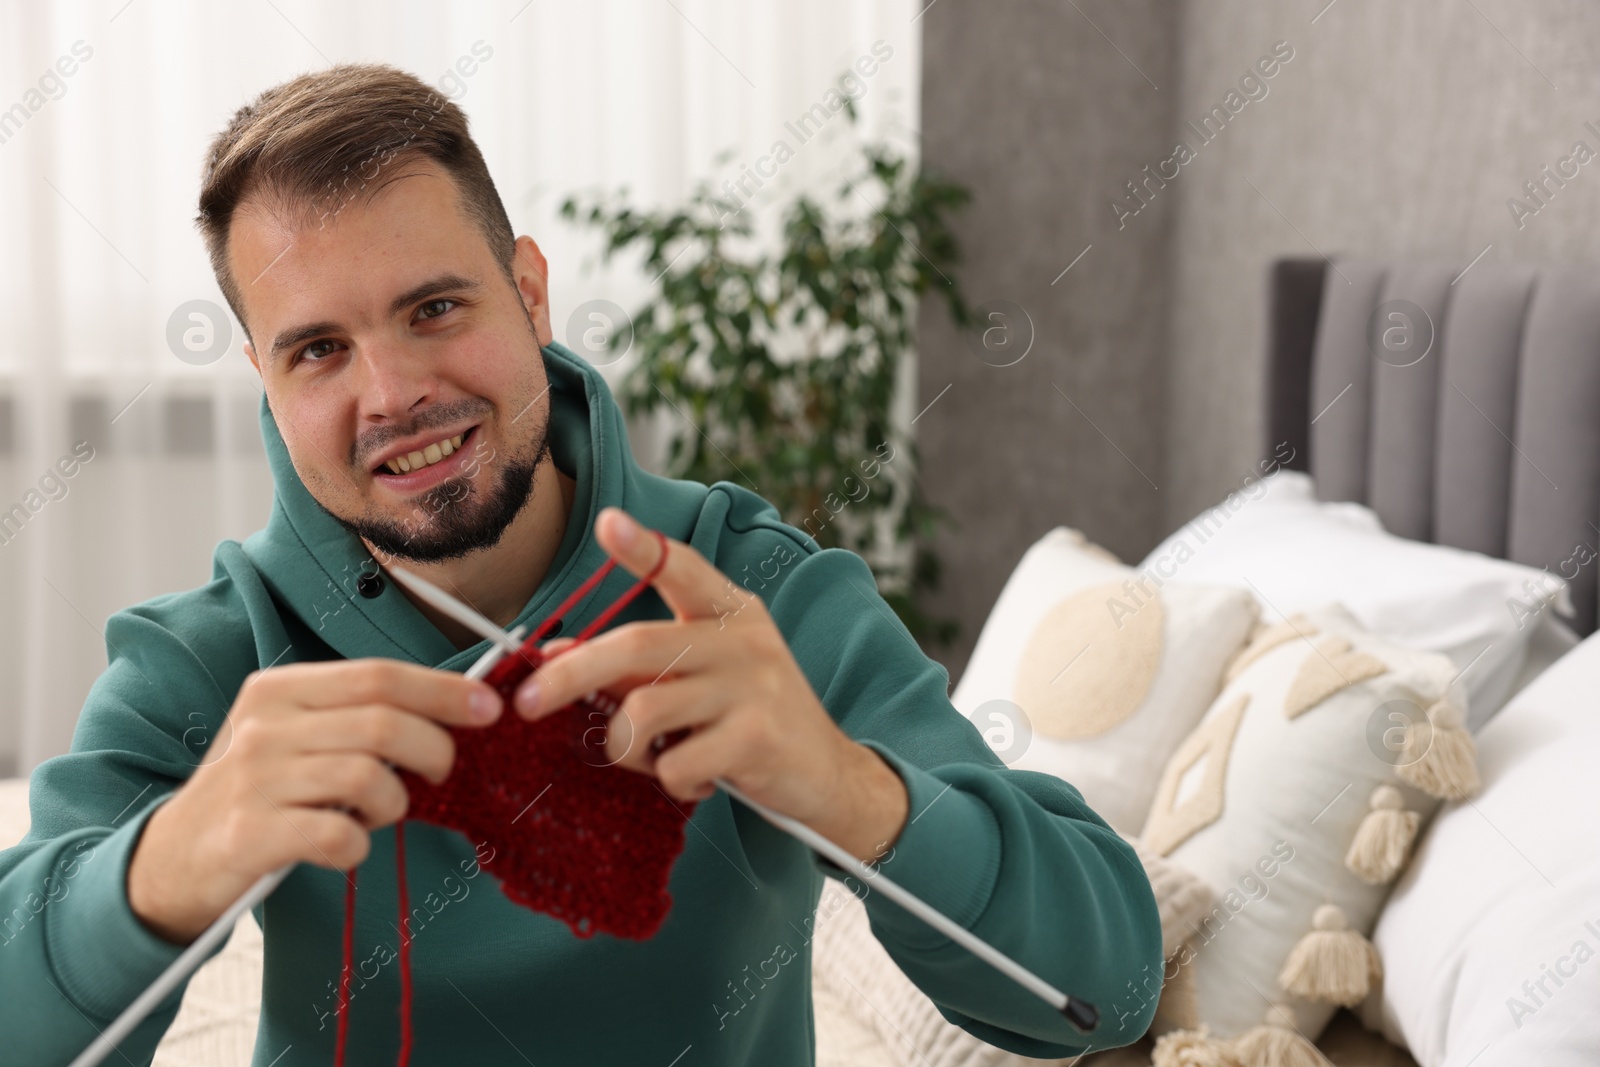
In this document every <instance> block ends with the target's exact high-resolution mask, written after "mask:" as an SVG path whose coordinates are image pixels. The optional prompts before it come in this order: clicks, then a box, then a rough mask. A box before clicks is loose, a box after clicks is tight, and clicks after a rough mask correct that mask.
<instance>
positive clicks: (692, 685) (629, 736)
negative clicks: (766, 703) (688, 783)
mask: <svg viewBox="0 0 1600 1067" xmlns="http://www.w3.org/2000/svg"><path fill="white" fill-rule="evenodd" d="M731 703H732V701H731V700H730V699H729V696H728V694H727V693H726V691H725V690H724V689H723V688H722V687H721V686H720V685H719V684H718V683H717V681H716V680H715V679H712V678H708V677H698V678H682V679H677V680H674V681H670V682H661V683H658V684H656V685H646V686H640V687H639V688H637V689H634V690H631V691H630V692H629V693H628V695H627V696H626V697H624V698H623V701H622V708H621V710H619V711H618V712H617V713H616V714H615V715H613V716H612V717H611V721H610V722H609V723H608V724H607V725H606V755H607V757H608V758H609V759H610V760H611V761H612V762H613V763H615V764H616V765H618V766H622V767H627V768H628V769H630V770H635V771H640V772H643V773H647V774H648V773H654V772H655V769H656V768H655V765H656V762H657V758H658V755H659V753H658V751H657V750H656V749H655V747H654V744H655V743H656V742H657V741H658V740H660V739H664V738H665V737H666V736H667V735H668V734H671V733H672V732H674V731H676V730H682V729H686V728H690V727H696V726H702V725H705V724H707V723H712V722H715V721H716V720H717V719H718V718H719V717H720V716H721V715H722V714H724V713H725V712H726V711H727V709H728V708H729V707H730V706H731ZM687 743H688V742H687V740H684V741H680V742H678V744H679V745H683V744H687ZM675 747H676V746H675Z"/></svg>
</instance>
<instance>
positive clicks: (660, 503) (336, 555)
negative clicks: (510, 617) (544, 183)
mask: <svg viewBox="0 0 1600 1067" xmlns="http://www.w3.org/2000/svg"><path fill="white" fill-rule="evenodd" d="M541 353H542V355H543V357H544V365H545V372H546V374H547V375H548V377H549V382H550V456H551V459H552V460H553V461H554V463H555V465H556V466H557V467H558V468H559V469H560V470H562V471H564V472H565V473H567V474H568V475H570V476H571V477H572V478H574V479H575V481H576V483H577V487H576V490H575V492H574V495H573V501H572V512H571V514H570V515H569V516H568V520H567V529H566V533H565V535H564V536H563V538H562V541H561V546H560V548H559V549H558V550H557V553H556V557H555V559H554V560H553V561H552V563H551V566H550V570H549V571H548V573H546V575H545V577H544V579H543V580H542V581H541V582H540V584H539V587H538V589H537V590H535V591H534V594H533V597H532V598H531V599H530V600H529V601H528V603H527V605H526V606H525V607H524V608H523V610H522V612H521V613H520V614H519V615H518V616H517V620H516V623H530V620H536V619H538V618H542V617H543V615H544V614H545V613H547V612H548V611H549V610H550V609H551V608H553V607H554V606H555V605H556V604H557V603H558V602H559V601H560V598H561V597H563V596H565V595H566V593H567V592H568V591H570V590H571V589H573V588H575V587H576V586H577V585H578V584H579V583H580V582H582V580H583V579H584V578H585V577H587V576H588V575H589V574H591V573H592V572H593V571H594V569H595V568H596V567H598V566H600V565H601V564H602V563H604V562H605V560H606V558H607V557H606V554H605V552H604V550H603V549H601V547H600V546H599V544H598V543H597V542H596V541H595V539H594V522H595V517H596V516H597V515H598V514H599V512H600V510H601V509H602V508H605V507H608V506H613V505H614V506H617V507H623V508H626V509H628V510H629V511H630V512H631V513H633V514H635V515H636V517H638V518H639V519H640V521H642V522H645V523H646V525H650V526H653V527H655V528H656V529H659V530H662V532H664V533H666V534H667V535H668V536H670V537H674V538H678V539H680V540H687V537H686V536H685V535H686V533H687V531H689V530H691V529H692V528H693V525H694V520H695V516H696V515H697V514H698V513H699V509H700V505H701V503H703V500H704V496H705V493H706V488H705V487H704V486H701V485H698V484H696V483H693V482H684V481H673V480H668V479H662V478H659V477H656V476H654V475H651V474H649V473H648V472H646V471H644V470H642V469H641V468H640V467H639V466H638V464H637V463H636V461H635V460H634V458H633V453H632V450H631V449H630V448H629V444H628V434H627V428H626V426H625V424H624V422H623V418H622V413H621V411H620V410H619V409H618V407H617V404H616V401H615V399H614V398H613V397H612V395H611V390H610V387H609V386H607V385H606V382H605V379H604V378H603V377H601V375H600V373H599V372H598V371H597V370H595V368H594V367H593V366H591V365H590V364H589V363H588V362H587V361H585V360H584V359H582V358H581V357H579V356H578V355H576V354H575V353H573V352H572V351H571V350H570V349H568V348H567V347H566V346H565V345H562V344H560V343H559V342H552V343H551V344H549V345H546V346H545V347H544V348H543V349H541ZM260 419H261V436H262V439H263V441H264V442H265V445H266V450H267V460H268V463H269V464H270V466H271V469H272V482H273V490H274V493H273V506H272V514H271V517H270V518H269V519H268V521H267V525H266V526H265V527H264V528H263V529H261V530H259V531H257V532H256V533H255V534H252V535H251V536H250V537H249V538H248V539H246V540H245V542H244V544H243V548H244V551H245V554H246V555H247V556H248V557H249V559H250V560H251V562H252V563H253V564H254V566H255V568H256V570H257V571H258V572H259V573H260V575H261V577H262V580H263V582H264V583H265V584H266V586H267V588H268V589H269V590H270V591H271V593H272V595H273V598H274V599H275V600H276V601H277V602H278V606H279V607H278V610H279V612H280V614H281V615H284V616H294V617H295V618H298V619H299V620H300V621H301V622H302V623H304V624H305V626H306V627H307V628H308V629H309V630H310V631H311V632H312V634H314V635H315V636H316V637H317V638H318V639H320V640H321V641H322V642H324V643H325V644H327V645H328V646H329V647H330V648H331V649H332V650H333V651H334V652H335V653H337V654H338V655H340V656H342V657H344V658H346V659H355V658H358V657H364V656H386V657H389V658H392V659H403V660H409V661H412V662H416V663H422V664H426V665H429V666H434V667H442V668H445V669H451V670H459V669H465V668H466V667H467V666H470V665H471V663H472V662H473V661H474V660H476V659H477V658H478V656H480V655H481V654H482V653H483V652H484V651H486V650H487V649H488V647H489V646H488V642H487V641H484V642H481V643H479V644H478V645H475V646H473V647H472V648H469V649H465V650H458V649H457V648H456V647H455V645H453V644H452V643H451V642H450V640H449V639H448V638H446V637H445V636H444V634H443V633H442V632H440V630H439V629H438V628H437V627H436V626H434V625H433V624H432V623H431V622H430V621H428V619H427V618H426V617H425V616H424V615H423V614H422V613H421V612H419V611H418V610H417V609H416V607H415V606H413V605H412V603H411V601H410V600H408V599H407V598H406V597H405V595H404V594H403V593H401V592H400V591H399V589H397V588H396V587H395V584H394V582H393V581H392V580H390V579H389V578H388V577H387V576H384V578H383V582H382V588H381V591H380V592H378V594H377V595H376V596H373V597H367V596H364V595H362V594H361V593H360V592H358V589H357V580H358V579H359V578H360V576H361V575H362V573H363V572H366V573H372V572H373V571H375V570H376V569H377V563H376V561H375V560H374V559H373V556H372V553H370V552H369V551H368V550H367V547H366V545H364V544H363V543H362V541H361V539H360V538H359V537H357V536H356V535H355V534H354V533H351V532H350V531H349V530H347V529H345V528H344V526H342V525H340V523H339V521H338V520H337V519H335V518H334V517H333V516H332V515H331V514H329V512H328V511H327V509H326V508H324V507H323V506H322V505H321V504H320V503H318V502H317V500H316V498H315V497H313V496H312V495H311V492H310V490H308V489H307V488H306V486H305V483H304V482H302V481H301V480H300V475H299V474H298V472H296V470H295V467H294V463H293V461H292V460H291V459H290V456H289V450H288V447H287V446H286V445H285V444H284V440H283V436H282V434H281V433H279V431H278V424H277V420H276V419H275V418H274V417H273V414H272V411H271V409H270V408H268V406H267V400H266V395H265V394H263V395H262V398H261V410H260ZM646 481H648V482H651V483H656V484H655V486H653V487H652V489H653V491H652V492H651V493H650V494H649V499H650V501H651V504H652V506H651V508H650V511H651V512H652V514H650V515H649V516H645V515H640V514H638V512H637V511H636V510H635V509H633V508H629V507H628V505H629V503H631V502H633V501H636V500H638V499H639V498H640V496H641V491H642V489H643V484H642V483H644V482H646ZM527 506H528V507H535V508H537V507H550V506H552V504H551V501H549V500H546V499H541V498H539V497H537V496H535V497H532V498H530V499H529V501H528V503H527ZM614 579H615V580H616V581H617V582H618V584H619V585H621V586H624V587H625V586H626V584H628V583H631V581H632V578H631V576H629V575H627V574H625V573H622V572H620V571H619V572H618V573H617V574H616V575H613V576H611V577H608V579H607V584H608V585H609V584H610V583H611V582H612V581H613V580H614ZM612 595H615V594H614V593H610V592H608V591H606V590H600V591H599V592H598V593H597V595H596V596H594V597H591V598H589V600H590V601H591V602H594V603H598V604H604V603H606V602H607V600H608V599H609V598H610V596H612ZM577 614H581V612H580V613H577ZM513 625H516V624H515V623H514V624H513ZM529 629H530V630H531V629H532V625H531V624H530V625H529Z"/></svg>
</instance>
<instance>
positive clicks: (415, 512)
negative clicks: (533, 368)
mask: <svg viewBox="0 0 1600 1067" xmlns="http://www.w3.org/2000/svg"><path fill="white" fill-rule="evenodd" d="M549 459H550V421H549V415H548V414H546V417H545V425H544V426H543V427H541V428H540V431H539V437H538V442H537V450H536V451H535V453H534V456H533V459H532V460H527V459H515V460H507V461H506V462H504V463H502V464H499V468H500V472H499V473H500V478H499V480H498V481H497V482H495V483H494V484H493V486H492V488H484V487H483V486H481V485H474V484H473V483H474V481H477V480H479V479H482V478H483V476H485V475H490V476H491V477H492V472H491V471H490V470H489V468H488V467H487V466H485V467H480V468H479V470H478V475H477V476H476V477H474V476H471V475H466V474H462V475H457V476H456V477H454V478H451V479H449V480H448V481H445V482H441V483H440V484H438V485H436V486H434V487H433V488H431V489H429V490H427V491H426V492H424V493H421V494H420V495H418V496H417V497H416V498H415V502H414V505H413V508H412V514H411V515H410V516H409V517H408V518H406V519H404V520H401V521H398V522H397V521H394V520H391V519H366V518H359V519H346V518H344V517H343V516H340V515H334V516H333V517H334V518H335V519H337V520H338V522H339V524H340V525H341V526H343V527H344V528H345V529H347V530H349V531H350V532H351V533H353V534H356V535H357V536H359V537H361V538H363V539H365V540H366V542H367V543H368V544H369V545H371V546H372V548H373V549H374V550H375V551H376V552H377V553H379V554H380V555H382V556H389V557H395V558H398V559H405V560H411V561H413V562H415V563H438V562H440V561H442V560H447V559H460V558H462V557H463V556H467V555H470V554H471V553H473V552H477V551H480V550H482V549H486V548H493V547H494V546H495V545H497V544H499V543H500V538H501V537H503V536H504V535H505V532H506V528H507V527H509V526H510V525H511V522H512V520H513V519H515V518H516V517H517V516H518V515H519V514H520V513H521V512H522V509H523V508H524V507H526V506H527V504H528V500H529V499H530V498H531V497H532V496H533V479H534V475H535V474H536V473H537V471H538V469H539V464H541V463H543V462H545V461H547V460H549ZM491 462H493V461H492V460H491ZM330 514H331V512H330Z"/></svg>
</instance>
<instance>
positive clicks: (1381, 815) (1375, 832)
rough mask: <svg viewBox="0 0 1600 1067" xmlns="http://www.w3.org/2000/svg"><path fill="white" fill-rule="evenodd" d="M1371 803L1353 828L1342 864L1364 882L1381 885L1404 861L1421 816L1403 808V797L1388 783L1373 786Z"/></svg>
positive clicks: (1388, 879) (1398, 871)
mask: <svg viewBox="0 0 1600 1067" xmlns="http://www.w3.org/2000/svg"><path fill="white" fill-rule="evenodd" d="M1371 805H1372V810H1371V811H1369V812H1367V815H1366V818H1364V819H1362V820H1361V825H1360V826H1359V827H1357V828H1356V836H1355V840H1353V841H1351V842H1350V850H1349V851H1348V852H1346V853H1345V856H1344V865H1345V867H1346V868H1348V869H1349V870H1350V872H1351V873H1352V874H1354V875H1355V876H1356V877H1357V878H1360V879H1361V880H1362V881H1363V882H1366V883H1367V884H1368V885H1383V884H1385V883H1386V882H1389V881H1391V880H1392V879H1393V878H1394V876H1395V875H1397V874H1399V873H1400V868H1402V867H1404V866H1405V865H1406V857H1407V856H1409V855H1410V853H1411V842H1412V841H1413V840H1415V839H1416V836H1417V826H1418V825H1419V824H1420V823H1421V822H1422V816H1421V815H1418V814H1417V813H1416V812H1414V811H1406V810H1404V808H1405V798H1404V797H1402V796H1401V795H1400V790H1398V789H1396V788H1395V787H1394V786H1392V785H1380V786H1379V787H1378V788H1376V789H1374V790H1373V791H1372V799H1371Z"/></svg>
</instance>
